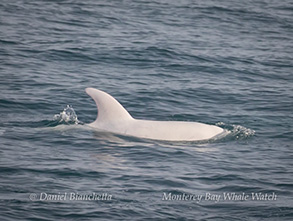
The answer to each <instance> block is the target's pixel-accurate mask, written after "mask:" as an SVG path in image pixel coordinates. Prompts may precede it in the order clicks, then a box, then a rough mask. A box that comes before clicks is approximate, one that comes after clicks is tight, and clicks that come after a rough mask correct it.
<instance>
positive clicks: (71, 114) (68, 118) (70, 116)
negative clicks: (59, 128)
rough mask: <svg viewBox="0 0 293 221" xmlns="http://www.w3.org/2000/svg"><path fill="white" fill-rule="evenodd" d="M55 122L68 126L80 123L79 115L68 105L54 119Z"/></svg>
mask: <svg viewBox="0 0 293 221" xmlns="http://www.w3.org/2000/svg"><path fill="white" fill-rule="evenodd" d="M53 120H54V121H58V123H67V124H79V123H80V121H79V120H78V118H77V115H76V113H75V111H74V109H73V107H72V106H70V105H67V107H65V108H64V110H63V111H62V112H60V114H55V115H54V117H53Z"/></svg>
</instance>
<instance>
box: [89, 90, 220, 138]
mask: <svg viewBox="0 0 293 221" xmlns="http://www.w3.org/2000/svg"><path fill="white" fill-rule="evenodd" d="M85 91H86V93H87V94H88V95H89V96H91V97H92V98H93V99H94V101H95V102H96V105H97V108H98V115H97V119H96V120H95V121H94V122H92V123H90V124H88V125H89V126H90V127H93V128H96V129H99V130H103V131H108V132H112V133H116V134H121V135H128V136H134V137H140V138H147V139H154V140H165V141H198V140H208V139H211V138H215V137H218V136H219V135H220V134H222V133H223V132H224V129H222V128H220V127H217V126H214V125H208V124H203V123H197V122H182V121H152V120H137V119H134V118H133V117H132V116H131V115H130V114H129V113H128V112H127V110H125V108H124V107H123V106H122V105H121V104H120V103H119V102H118V101H117V100H116V99H115V98H113V97H112V96H111V95H109V94H107V93H105V92H103V91H101V90H98V89H94V88H86V90H85Z"/></svg>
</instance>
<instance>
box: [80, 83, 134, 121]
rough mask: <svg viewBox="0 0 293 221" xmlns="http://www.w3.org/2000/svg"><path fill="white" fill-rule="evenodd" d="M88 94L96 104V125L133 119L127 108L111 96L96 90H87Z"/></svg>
mask: <svg viewBox="0 0 293 221" xmlns="http://www.w3.org/2000/svg"><path fill="white" fill-rule="evenodd" d="M85 91H86V93H87V94H88V95H89V96H91V97H92V98H93V99H94V101H95V102H96V105H97V109H98V115H97V119H96V120H95V122H93V123H94V124H96V123H108V122H109V123H110V122H113V121H121V120H129V119H133V118H132V117H131V115H130V114H129V113H128V112H127V110H125V108H124V107H123V106H122V105H121V104H120V103H119V102H118V101H117V100H116V99H115V98H114V97H112V96H111V95H109V94H107V93H105V92H103V91H100V90H98V89H94V88H86V89H85Z"/></svg>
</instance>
